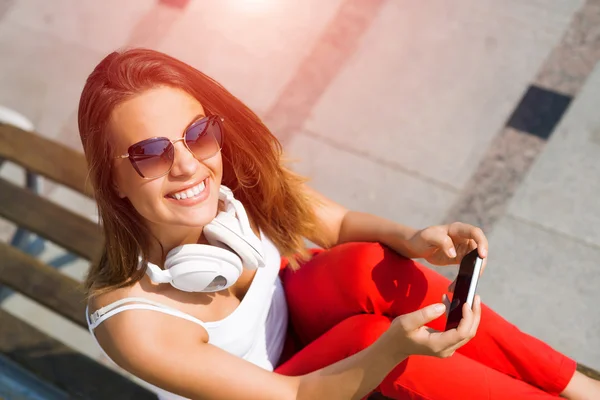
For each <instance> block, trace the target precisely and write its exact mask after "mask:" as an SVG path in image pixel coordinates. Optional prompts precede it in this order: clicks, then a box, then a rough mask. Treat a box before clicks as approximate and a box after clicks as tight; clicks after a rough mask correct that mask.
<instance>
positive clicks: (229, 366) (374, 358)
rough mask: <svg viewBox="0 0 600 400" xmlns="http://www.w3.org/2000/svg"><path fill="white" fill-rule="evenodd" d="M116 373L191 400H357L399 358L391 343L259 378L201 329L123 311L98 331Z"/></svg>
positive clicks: (156, 315) (149, 314) (259, 371)
mask: <svg viewBox="0 0 600 400" xmlns="http://www.w3.org/2000/svg"><path fill="white" fill-rule="evenodd" d="M96 334H97V337H98V340H99V342H100V344H101V345H102V347H103V348H104V350H105V351H106V352H107V354H108V355H109V356H110V357H111V358H112V359H113V360H114V361H115V362H116V363H117V364H119V365H120V366H121V367H122V368H124V369H125V370H127V371H129V372H131V373H133V374H134V375H136V376H138V377H139V378H141V379H143V380H145V381H147V382H149V383H151V384H153V385H155V386H158V387H160V388H162V389H164V390H167V391H169V392H173V393H176V394H178V395H181V396H184V397H187V398H191V399H223V400H237V399H240V400H242V399H244V400H246V399H250V400H251V399H277V400H281V399H283V400H285V399H320V398H327V399H354V398H356V399H359V398H362V397H364V396H365V395H367V394H368V393H369V392H371V391H372V390H373V389H374V388H375V387H376V386H377V385H378V384H379V383H380V382H381V381H382V380H383V379H384V377H385V376H386V375H387V374H388V373H389V372H390V371H391V370H392V369H393V368H394V366H396V365H397V364H398V363H400V362H401V361H402V360H403V359H404V358H405V356H404V355H402V354H400V353H399V352H397V351H396V352H395V351H393V349H395V348H397V347H398V346H397V345H394V343H392V341H391V340H390V337H389V335H385V334H384V335H383V336H382V337H381V338H380V339H379V340H378V341H376V342H375V343H374V344H373V345H372V346H370V347H369V348H367V349H366V350H363V351H361V352H360V353H357V354H355V355H353V356H351V357H349V358H346V359H344V360H342V361H340V362H338V363H335V364H333V365H330V366H328V367H326V368H323V369H320V370H318V371H315V372H313V373H310V374H307V375H303V376H299V377H288V376H283V375H280V374H277V373H273V372H270V371H267V370H264V369H262V368H260V367H258V366H256V365H254V364H252V363H250V362H248V361H245V360H243V359H241V358H238V357H236V356H234V355H231V354H229V353H228V352H226V351H224V350H222V349H220V348H218V347H216V346H213V345H211V344H208V343H207V339H208V336H207V332H206V331H205V330H204V328H202V327H200V326H198V325H195V324H193V323H191V322H188V321H186V320H182V319H178V318H175V317H173V316H170V315H165V314H161V313H157V312H154V311H147V310H135V311H126V312H123V313H121V314H118V315H115V316H114V317H112V318H110V319H109V320H107V321H105V322H104V323H103V324H102V325H100V326H99V327H98V328H97V329H96Z"/></svg>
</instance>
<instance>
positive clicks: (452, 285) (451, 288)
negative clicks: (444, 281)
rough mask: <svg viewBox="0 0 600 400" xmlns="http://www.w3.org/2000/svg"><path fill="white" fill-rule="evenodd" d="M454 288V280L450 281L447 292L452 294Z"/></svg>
mask: <svg viewBox="0 0 600 400" xmlns="http://www.w3.org/2000/svg"><path fill="white" fill-rule="evenodd" d="M455 287H456V278H455V279H454V280H453V281H452V283H451V284H450V286H448V291H449V292H454V288H455Z"/></svg>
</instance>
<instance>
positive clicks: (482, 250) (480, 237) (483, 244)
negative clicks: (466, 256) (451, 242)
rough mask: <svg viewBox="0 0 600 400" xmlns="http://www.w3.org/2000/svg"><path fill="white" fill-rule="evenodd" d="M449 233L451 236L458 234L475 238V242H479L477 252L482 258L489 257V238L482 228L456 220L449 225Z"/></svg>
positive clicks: (465, 237)
mask: <svg viewBox="0 0 600 400" xmlns="http://www.w3.org/2000/svg"><path fill="white" fill-rule="evenodd" d="M448 234H449V235H450V236H455V235H456V236H459V237H461V238H464V239H473V240H474V241H475V243H477V252H478V254H479V256H480V257H481V258H485V257H487V252H488V240H487V238H486V237H485V234H484V233H483V231H482V230H481V228H478V227H476V226H473V225H469V224H465V223H463V222H454V223H452V224H450V226H449V227H448Z"/></svg>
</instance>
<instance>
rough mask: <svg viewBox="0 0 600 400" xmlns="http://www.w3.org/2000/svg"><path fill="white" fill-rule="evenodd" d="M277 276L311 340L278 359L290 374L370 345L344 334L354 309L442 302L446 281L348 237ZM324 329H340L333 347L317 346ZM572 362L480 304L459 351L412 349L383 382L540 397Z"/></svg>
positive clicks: (435, 390) (396, 390)
mask: <svg viewBox="0 0 600 400" xmlns="http://www.w3.org/2000/svg"><path fill="white" fill-rule="evenodd" d="M282 280H283V284H284V287H285V291H286V297H287V301H288V307H289V310H290V319H291V324H292V326H293V329H294V331H295V333H296V334H297V336H298V337H299V339H300V341H301V342H303V343H304V344H307V343H311V342H314V343H311V345H309V346H306V347H305V348H304V349H303V350H301V351H300V352H298V354H296V355H295V356H294V357H292V359H290V360H289V361H287V362H285V363H284V364H283V365H281V366H280V367H279V368H282V371H285V373H289V374H295V373H298V372H295V371H302V372H299V373H305V372H307V369H306V368H308V367H307V365H309V366H311V367H312V369H318V368H321V367H323V366H325V365H328V364H331V363H332V362H334V361H337V360H339V359H342V358H344V357H347V356H348V355H349V354H352V353H353V352H356V351H358V349H357V348H358V347H360V346H359V344H362V345H364V346H363V347H365V346H368V343H367V342H368V340H363V339H357V341H358V344H357V343H356V342H353V341H352V340H351V339H350V338H351V337H352V335H353V331H352V330H347V331H344V335H342V334H341V333H340V332H342V329H341V328H340V327H339V326H338V324H340V323H341V322H342V321H345V320H346V319H348V318H350V317H353V316H355V315H358V314H373V315H376V316H386V317H388V318H394V317H396V316H398V315H402V314H406V313H409V312H412V311H414V310H417V309H419V308H422V307H424V306H426V305H429V304H432V303H436V302H439V301H440V300H441V296H442V294H443V293H446V290H447V287H448V285H449V283H450V282H449V281H448V280H447V279H446V278H444V277H443V276H441V275H439V274H438V273H436V272H435V271H432V270H430V269H428V268H426V267H424V266H421V265H419V264H418V263H416V262H414V261H412V260H409V259H406V258H404V257H401V256H399V255H397V254H396V253H395V252H393V251H391V250H389V249H387V248H386V247H384V246H381V245H379V244H375V243H348V244H344V245H341V246H337V247H335V248H333V249H330V250H327V251H322V252H317V253H316V254H315V255H314V257H313V258H312V259H311V260H310V261H308V262H307V263H305V264H304V265H303V266H302V268H301V269H300V270H299V271H296V272H294V271H291V270H289V269H285V270H283V271H282ZM378 321H379V322H378V324H377V328H372V330H373V332H372V333H371V334H370V335H369V334H365V335H367V336H368V337H369V338H370V339H373V336H374V335H375V336H378V335H379V334H381V332H383V330H385V329H383V330H382V326H384V324H382V323H381V320H378ZM362 323H363V324H364V323H365V322H362ZM444 324H445V318H444V317H441V318H438V319H437V320H435V321H432V322H431V323H430V324H429V326H430V327H432V328H434V329H438V330H441V329H443V328H444ZM332 328H333V329H332ZM362 329H367V328H364V327H363V328H362ZM328 331H329V332H328ZM326 332H327V335H329V336H332V335H333V334H334V333H336V332H337V335H338V336H337V341H332V343H334V344H336V346H333V345H330V346H329V347H333V348H335V350H333V349H328V353H327V354H325V353H323V354H322V352H323V351H324V348H322V347H320V345H319V343H320V342H323V340H325V339H327V337H328V336H326V335H325V336H324V334H325V333H326ZM329 340H331V339H329ZM347 343H349V344H347ZM344 346H347V347H348V348H344ZM309 353H310V354H309ZM334 353H335V354H334ZM334 356H335V357H334ZM336 357H338V358H336ZM311 359H312V360H313V361H312V362H311V361H310V360H311ZM298 360H302V362H299V361H298ZM324 362H325V364H323V363H324ZM300 364H302V365H300ZM575 367H576V364H575V362H574V361H573V360H571V359H569V358H567V357H565V356H564V355H562V354H560V353H558V352H556V351H555V350H553V349H552V348H550V347H549V346H548V345H546V344H544V343H543V342H541V341H539V340H538V339H536V338H534V337H532V336H529V335H527V334H525V333H523V332H521V331H519V330H518V329H517V328H516V327H515V326H514V325H512V324H510V323H509V322H507V321H506V320H504V319H503V318H502V317H500V316H499V315H498V314H496V313H495V312H493V311H492V310H491V309H490V308H488V307H486V306H485V305H484V306H483V307H482V319H481V323H480V325H479V329H478V332H477V335H476V336H475V338H473V339H472V340H471V341H470V342H469V343H468V344H467V345H465V346H463V347H462V348H461V349H459V351H458V353H457V354H455V355H454V356H453V357H451V358H448V359H437V358H434V357H422V356H413V357H409V359H408V360H407V361H405V362H403V363H401V364H400V365H399V366H398V367H397V368H396V369H395V370H394V371H392V372H391V373H390V374H389V375H388V377H387V378H386V379H385V380H384V381H383V382H382V384H381V385H380V390H381V392H382V393H383V394H384V395H386V396H388V397H393V398H399V399H400V398H430V399H456V398H483V399H488V398H489V399H505V398H526V399H530V398H531V399H534V398H544V396H546V397H548V396H549V394H550V395H556V394H558V393H560V392H561V391H562V390H563V389H564V388H565V386H566V385H567V383H568V382H569V380H570V379H571V377H572V376H573V373H574V372H575ZM312 369H310V370H312ZM282 373H283V372H282ZM538 388H539V389H538ZM540 389H541V390H540ZM416 394H419V395H416ZM415 396H416V397H415ZM463 396H466V397H463Z"/></svg>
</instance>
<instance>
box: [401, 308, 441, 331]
mask: <svg viewBox="0 0 600 400" xmlns="http://www.w3.org/2000/svg"><path fill="white" fill-rule="evenodd" d="M444 311H446V306H445V305H444V304H442V303H436V304H432V305H430V306H427V307H424V308H421V309H420V310H417V311H414V312H411V313H409V314H404V315H401V316H399V317H398V319H399V320H400V321H399V322H400V325H401V326H402V329H403V330H404V331H406V332H410V331H414V330H417V329H419V328H420V327H422V326H423V325H425V324H426V323H428V322H431V321H433V320H434V319H436V318H438V317H439V316H441V315H442V314H443V313H444Z"/></svg>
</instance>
